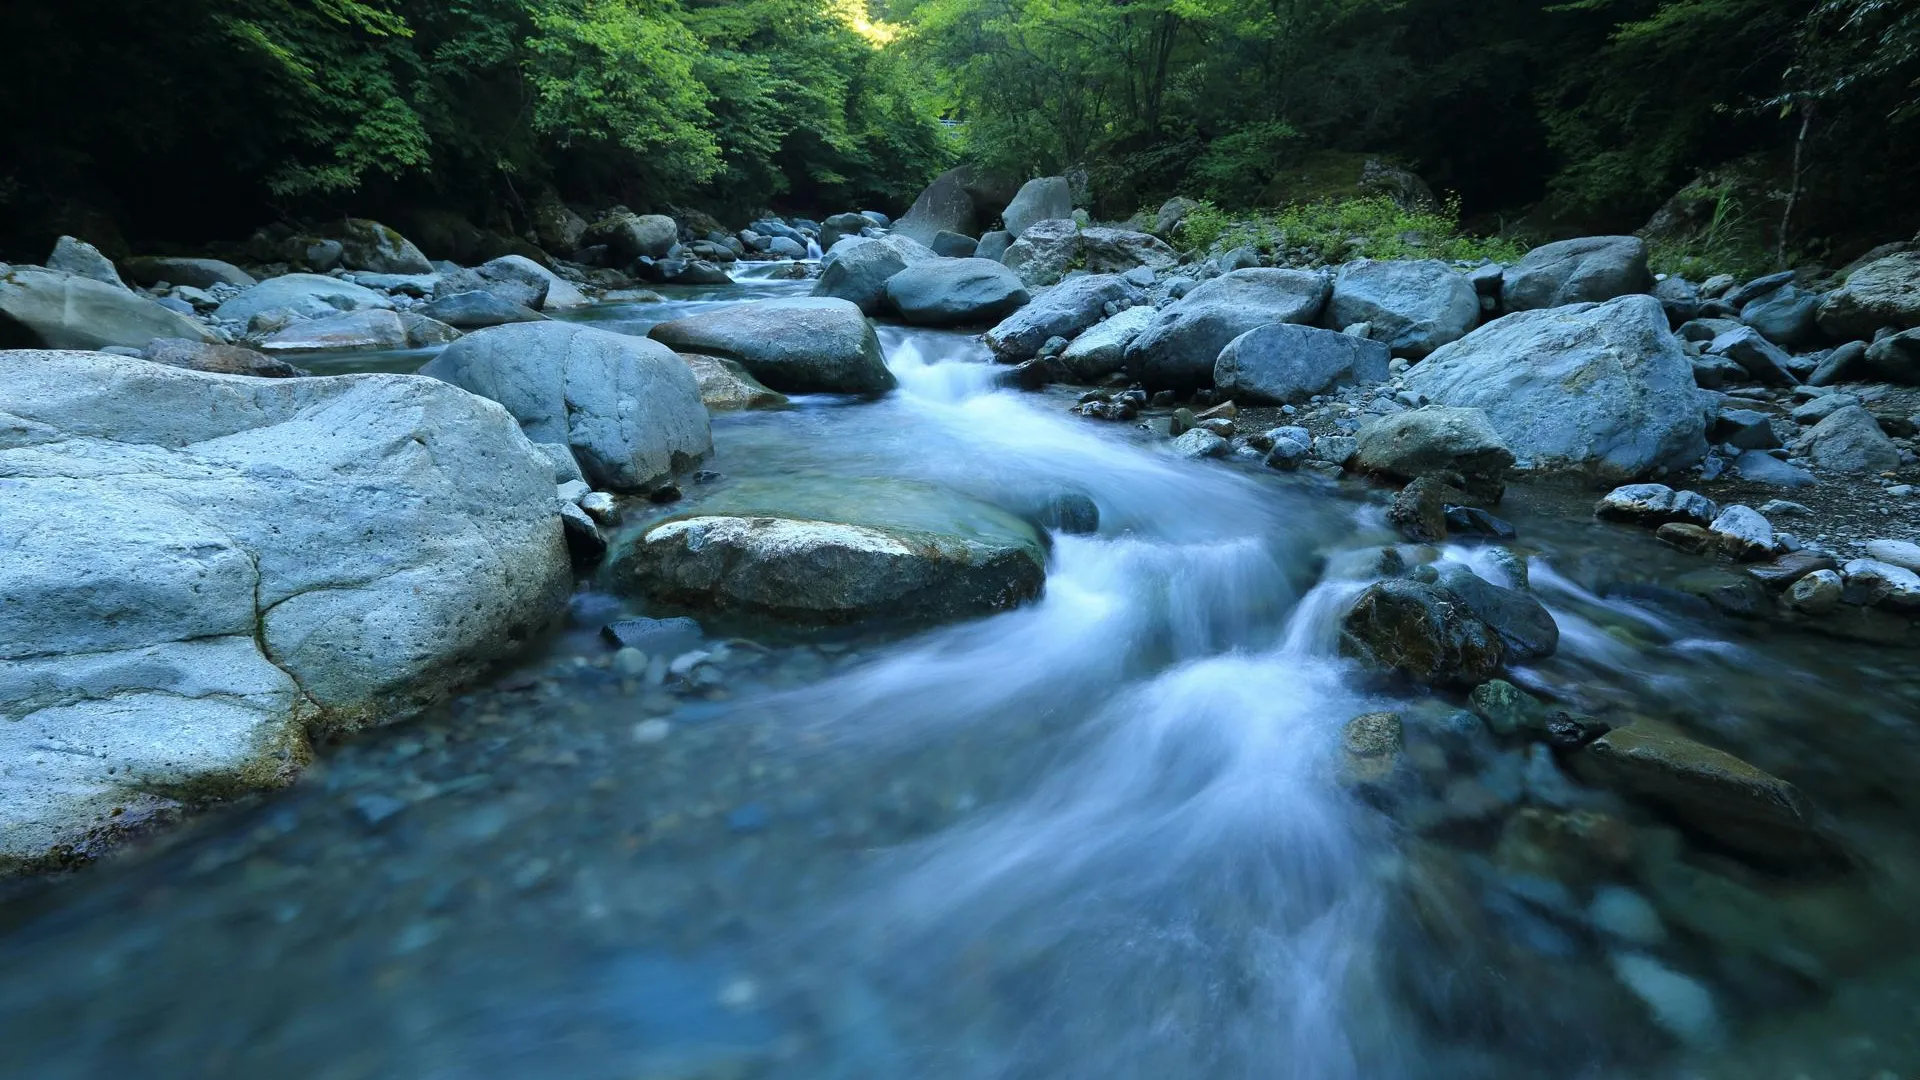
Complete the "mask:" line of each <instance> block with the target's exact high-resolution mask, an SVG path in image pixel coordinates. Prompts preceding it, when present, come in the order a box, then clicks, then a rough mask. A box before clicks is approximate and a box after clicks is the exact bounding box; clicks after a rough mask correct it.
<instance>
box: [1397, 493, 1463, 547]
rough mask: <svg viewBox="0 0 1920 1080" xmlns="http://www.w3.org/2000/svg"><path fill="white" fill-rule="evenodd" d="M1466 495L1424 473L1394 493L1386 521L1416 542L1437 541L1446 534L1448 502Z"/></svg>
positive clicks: (1434, 542) (1457, 501) (1455, 502)
mask: <svg viewBox="0 0 1920 1080" xmlns="http://www.w3.org/2000/svg"><path fill="white" fill-rule="evenodd" d="M1466 497H1467V496H1466V494H1465V493H1464V492H1462V491H1460V490H1458V489H1457V488H1453V487H1450V486H1449V485H1447V484H1446V483H1443V482H1442V481H1440V480H1439V479H1437V478H1435V477H1431V476H1422V477H1420V478H1419V479H1417V480H1415V481H1414V482H1413V483H1411V484H1408V485H1407V486H1406V487H1404V488H1402V489H1400V493H1399V494H1398V495H1395V496H1394V498H1393V505H1392V506H1390V507H1388V508H1387V521H1388V523H1390V524H1391V525H1393V527H1394V528H1396V529H1398V530H1400V535H1402V536H1404V537H1406V538H1407V539H1409V540H1411V541H1413V542H1414V543H1416V544H1437V543H1439V542H1440V541H1442V540H1445V539H1446V538H1447V506H1448V505H1449V504H1455V505H1457V504H1459V503H1461V502H1464V501H1465V500H1466Z"/></svg>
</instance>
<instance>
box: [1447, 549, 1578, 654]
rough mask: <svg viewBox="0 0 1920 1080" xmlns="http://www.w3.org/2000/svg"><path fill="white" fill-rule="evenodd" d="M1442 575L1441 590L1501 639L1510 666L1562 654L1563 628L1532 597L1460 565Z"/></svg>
mask: <svg viewBox="0 0 1920 1080" xmlns="http://www.w3.org/2000/svg"><path fill="white" fill-rule="evenodd" d="M1438 574H1439V585H1440V587H1441V588H1442V589H1445V590H1446V591H1447V592H1448V593H1450V594H1452V595H1454V596H1457V597H1459V598H1460V600H1461V602H1462V603H1464V604H1466V606H1467V610H1468V611H1471V612H1473V613H1474V614H1475V615H1477V616H1479V617H1480V620H1481V621H1482V622H1485V623H1486V624H1487V625H1488V626H1490V627H1492V628H1493V631H1494V633H1496V634H1498V635H1499V636H1500V642H1501V644H1502V645H1503V646H1505V648H1504V649H1503V650H1502V651H1503V653H1504V657H1503V659H1504V660H1505V661H1506V662H1507V663H1509V664H1514V663H1524V662H1526V661H1529V660H1545V659H1546V658H1547V657H1549V656H1552V655H1553V654H1554V653H1555V652H1557V651H1558V650H1559V648H1560V627H1559V624H1557V623H1555V622H1554V621H1553V615H1552V614H1551V613H1550V612H1548V611H1547V609H1546V606H1545V605H1543V604H1541V603H1540V601H1538V600H1536V599H1534V598H1533V594H1532V593H1530V592H1526V591H1524V590H1521V589H1507V588H1502V587H1501V586H1499V585H1495V584H1494V583H1492V582H1490V581H1488V580H1486V579H1485V578H1483V577H1480V576H1479V575H1477V574H1475V573H1474V572H1473V571H1472V570H1469V569H1468V568H1467V567H1465V566H1463V565H1461V564H1460V563H1446V564H1443V565H1442V566H1440V567H1439V570H1438Z"/></svg>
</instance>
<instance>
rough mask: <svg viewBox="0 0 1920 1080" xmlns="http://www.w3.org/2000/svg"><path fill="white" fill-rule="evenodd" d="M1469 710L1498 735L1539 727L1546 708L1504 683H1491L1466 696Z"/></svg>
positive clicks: (1514, 687) (1525, 693)
mask: <svg viewBox="0 0 1920 1080" xmlns="http://www.w3.org/2000/svg"><path fill="white" fill-rule="evenodd" d="M1467 704H1468V707H1469V708H1471V709H1472V710H1473V714H1474V715H1475V716H1478V717H1479V718H1480V719H1481V721H1482V722H1483V723H1485V724H1486V725H1487V729H1488V730H1489V731H1491V732H1493V733H1494V734H1495V735H1512V734H1515V733H1517V732H1519V731H1521V730H1523V729H1527V728H1531V727H1536V726H1538V724H1539V722H1540V717H1541V715H1542V713H1543V711H1544V710H1543V708H1542V706H1541V704H1540V702H1539V701H1537V700H1535V699H1534V698H1533V696H1532V695H1530V694H1528V693H1527V692H1526V691H1524V690H1521V689H1520V688H1519V687H1517V686H1515V685H1513V684H1512V683H1510V682H1507V681H1506V680H1504V679H1490V680H1488V681H1487V682H1484V683H1481V684H1480V685H1479V686H1476V687H1474V688H1473V692H1472V693H1470V694H1468V695H1467Z"/></svg>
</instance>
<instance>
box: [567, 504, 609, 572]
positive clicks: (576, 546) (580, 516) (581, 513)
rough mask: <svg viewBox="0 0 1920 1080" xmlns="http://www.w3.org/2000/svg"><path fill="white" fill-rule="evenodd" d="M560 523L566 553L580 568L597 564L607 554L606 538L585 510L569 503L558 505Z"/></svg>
mask: <svg viewBox="0 0 1920 1080" xmlns="http://www.w3.org/2000/svg"><path fill="white" fill-rule="evenodd" d="M560 523H561V525H563V526H565V530H564V531H565V534H566V540H567V551H568V552H569V553H570V554H571V555H572V556H573V561H574V562H575V563H576V564H578V565H581V566H588V565H591V564H593V563H595V562H598V561H599V560H600V558H601V557H602V556H604V555H606V553H607V538H606V536H605V534H603V533H601V531H600V526H599V525H597V524H595V523H594V520H593V519H592V518H590V517H588V516H587V512H586V511H585V510H582V509H580V508H579V507H578V506H576V505H574V504H573V503H570V502H562V503H561V504H560Z"/></svg>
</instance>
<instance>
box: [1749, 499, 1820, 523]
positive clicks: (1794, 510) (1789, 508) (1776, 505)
mask: <svg viewBox="0 0 1920 1080" xmlns="http://www.w3.org/2000/svg"><path fill="white" fill-rule="evenodd" d="M1760 512H1761V513H1762V514H1765V515H1766V516H1768V517H1770V518H1771V517H1781V516H1786V517H1812V516H1813V510H1812V509H1811V508H1809V507H1807V506H1804V505H1802V504H1800V503H1797V502H1788V501H1787V500H1785V499H1768V500H1767V501H1766V502H1764V503H1761V504H1760Z"/></svg>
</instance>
